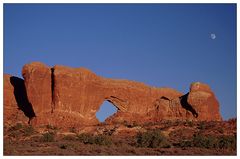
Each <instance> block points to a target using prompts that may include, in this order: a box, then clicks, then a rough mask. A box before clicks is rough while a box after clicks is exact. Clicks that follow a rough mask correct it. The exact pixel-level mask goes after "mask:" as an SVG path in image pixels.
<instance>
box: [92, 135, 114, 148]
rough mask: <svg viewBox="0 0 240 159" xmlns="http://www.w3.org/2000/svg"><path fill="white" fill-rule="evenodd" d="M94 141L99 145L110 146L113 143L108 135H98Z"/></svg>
mask: <svg viewBox="0 0 240 159" xmlns="http://www.w3.org/2000/svg"><path fill="white" fill-rule="evenodd" d="M94 143H95V144H97V145H104V146H108V145H111V144H112V140H111V139H110V138H109V137H108V136H106V135H97V136H95V137H94Z"/></svg>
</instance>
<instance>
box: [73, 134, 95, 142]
mask: <svg viewBox="0 0 240 159" xmlns="http://www.w3.org/2000/svg"><path fill="white" fill-rule="evenodd" d="M77 138H78V140H79V141H80V142H82V143H84V144H93V143H94V137H93V135H91V134H87V133H82V134H78V135H77Z"/></svg>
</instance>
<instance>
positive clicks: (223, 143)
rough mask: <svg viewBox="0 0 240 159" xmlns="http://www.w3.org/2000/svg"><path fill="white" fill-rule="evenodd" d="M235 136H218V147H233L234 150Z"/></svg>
mask: <svg viewBox="0 0 240 159" xmlns="http://www.w3.org/2000/svg"><path fill="white" fill-rule="evenodd" d="M236 144H237V141H236V136H222V137H220V138H219V141H218V147H219V148H220V149H233V150H236Z"/></svg>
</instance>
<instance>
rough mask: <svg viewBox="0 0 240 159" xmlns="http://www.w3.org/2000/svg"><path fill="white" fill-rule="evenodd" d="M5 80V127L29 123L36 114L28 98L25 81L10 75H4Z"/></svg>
mask: <svg viewBox="0 0 240 159" xmlns="http://www.w3.org/2000/svg"><path fill="white" fill-rule="evenodd" d="M3 79H4V80H3V85H4V88H3V94H4V98H3V105H4V111H3V118H4V119H3V120H4V125H5V124H11V123H16V122H23V123H27V122H29V119H32V118H33V117H34V116H35V114H34V112H33V108H32V105H31V104H30V103H29V101H28V98H27V94H26V90H25V86H24V80H23V79H21V78H18V77H14V76H11V75H8V74H4V76H3Z"/></svg>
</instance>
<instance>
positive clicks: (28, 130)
mask: <svg viewBox="0 0 240 159" xmlns="http://www.w3.org/2000/svg"><path fill="white" fill-rule="evenodd" d="M23 131H24V136H30V135H32V134H33V133H34V132H35V130H34V128H33V127H32V126H31V125H29V126H26V127H24V129H23Z"/></svg>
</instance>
